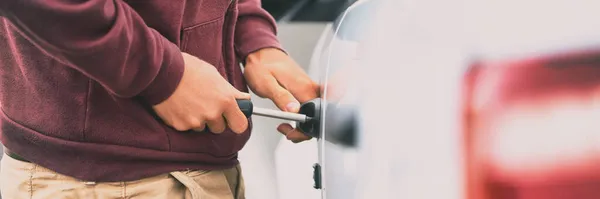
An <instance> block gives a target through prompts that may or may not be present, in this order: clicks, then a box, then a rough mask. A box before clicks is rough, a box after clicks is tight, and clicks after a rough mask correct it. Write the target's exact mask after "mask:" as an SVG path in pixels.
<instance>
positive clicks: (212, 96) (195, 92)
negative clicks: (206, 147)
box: [153, 53, 250, 133]
mask: <svg viewBox="0 0 600 199" xmlns="http://www.w3.org/2000/svg"><path fill="white" fill-rule="evenodd" d="M182 55H183V59H184V62H185V72H184V73H183V77H182V78H181V82H180V83H179V85H178V86H177V89H175V92H173V94H172V95H171V96H170V97H169V98H168V99H167V100H165V101H163V102H161V103H160V104H157V105H155V106H154V107H153V108H154V111H156V113H157V114H158V116H159V117H161V118H162V119H163V121H164V122H165V123H166V124H167V125H169V126H172V127H173V128H175V129H177V130H179V131H187V130H195V131H202V130H204V128H205V127H208V128H209V129H210V130H211V132H213V133H221V132H223V131H225V128H226V126H229V128H230V129H231V130H232V131H234V132H236V133H242V132H244V131H245V130H246V129H247V128H248V120H247V118H246V116H244V113H242V111H241V110H240V109H239V107H238V105H237V102H236V99H250V94H248V93H243V92H240V91H238V90H237V89H236V88H235V87H233V86H232V85H231V84H229V82H227V81H226V80H225V79H224V78H223V77H222V76H221V75H220V74H219V72H218V71H217V70H216V68H215V67H214V66H212V65H210V64H209V63H206V62H204V61H202V60H200V59H198V58H196V57H194V56H191V55H189V54H186V53H182Z"/></svg>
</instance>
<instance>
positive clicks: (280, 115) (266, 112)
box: [253, 107, 312, 122]
mask: <svg viewBox="0 0 600 199" xmlns="http://www.w3.org/2000/svg"><path fill="white" fill-rule="evenodd" d="M253 114H254V115H259V116H264V117H270V118H277V119H284V120H291V121H296V122H308V121H310V120H311V119H312V118H311V117H308V116H306V115H303V114H298V113H290V112H284V111H277V110H273V109H266V108H259V107H254V110H253Z"/></svg>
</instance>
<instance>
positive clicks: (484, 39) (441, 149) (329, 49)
mask: <svg viewBox="0 0 600 199" xmlns="http://www.w3.org/2000/svg"><path fill="white" fill-rule="evenodd" d="M599 8H600V2H598V1H587V0H552V1H548V0H484V1H475V0H462V1H448V0H419V1H409V0H361V1H358V2H356V3H354V4H353V5H352V6H351V7H350V8H349V9H348V10H347V11H346V12H344V13H343V14H342V15H341V16H340V18H339V19H338V20H337V21H336V22H335V23H334V24H333V25H331V26H330V27H328V28H327V29H326V31H325V32H324V33H323V35H322V38H321V40H320V42H319V46H318V47H317V48H316V50H315V53H314V55H313V60H312V63H311V67H310V69H309V73H310V75H311V76H312V77H313V78H315V79H316V80H318V81H319V82H320V83H321V84H322V85H323V88H324V89H323V92H322V98H321V100H320V105H321V109H320V110H319V113H318V115H319V116H320V117H321V124H320V125H319V127H318V128H319V129H318V134H316V136H318V137H319V162H318V164H317V165H316V168H317V169H316V172H315V174H316V175H315V185H316V188H318V189H319V190H321V192H322V197H323V198H325V199H371V198H386V199H388V198H394V199H395V198H407V199H408V198H410V199H412V198H419V199H440V198H444V199H505V198H506V199H508V198H511V199H541V198H548V199H550V198H551V199H562V198H578V199H579V198H600V189H599V188H598V185H599V184H600V174H599V173H598V172H597V171H598V170H599V169H600V161H599V160H600V153H598V151H599V150H598V149H600V148H599V147H598V146H600V122H599V121H600V103H599V101H600V89H599V88H600V20H597V19H600V10H599Z"/></svg>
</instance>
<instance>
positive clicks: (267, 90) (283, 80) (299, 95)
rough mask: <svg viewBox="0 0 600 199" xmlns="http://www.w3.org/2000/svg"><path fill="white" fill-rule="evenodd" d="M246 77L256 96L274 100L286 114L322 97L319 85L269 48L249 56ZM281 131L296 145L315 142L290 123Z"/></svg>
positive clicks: (287, 57)
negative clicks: (307, 141) (302, 104)
mask: <svg viewBox="0 0 600 199" xmlns="http://www.w3.org/2000/svg"><path fill="white" fill-rule="evenodd" d="M244 76H245V77H246V81H247V82H248V85H249V87H250V89H251V90H252V91H254V93H256V95H258V96H260V97H265V98H269V99H271V100H272V101H273V102H274V103H275V105H277V107H279V109H281V110H282V111H287V112H294V113H297V112H298V110H299V109H300V103H304V102H307V101H309V100H312V99H314V98H317V97H318V96H319V86H318V85H317V84H316V83H315V82H313V81H312V80H311V79H310V78H309V77H308V75H307V74H306V73H305V72H304V70H302V68H300V66H298V64H297V63H296V62H295V61H294V60H292V59H291V58H290V57H289V56H288V55H286V54H285V53H283V52H282V51H280V50H278V49H274V48H266V49H262V50H259V51H257V52H254V53H252V54H250V55H248V58H247V59H246V66H245V72H244ZM277 130H278V131H279V132H280V133H282V134H283V135H285V136H286V138H287V139H288V140H291V141H292V142H294V143H298V142H302V141H305V140H309V139H311V138H310V137H309V136H306V135H304V134H303V133H302V132H300V130H299V129H294V128H293V127H292V126H291V125H290V124H287V123H283V124H280V125H279V126H278V127H277Z"/></svg>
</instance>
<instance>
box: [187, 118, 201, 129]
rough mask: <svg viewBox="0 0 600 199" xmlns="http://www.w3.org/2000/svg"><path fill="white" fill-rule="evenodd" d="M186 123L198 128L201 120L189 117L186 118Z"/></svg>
mask: <svg viewBox="0 0 600 199" xmlns="http://www.w3.org/2000/svg"><path fill="white" fill-rule="evenodd" d="M187 123H188V125H189V126H191V127H192V128H198V127H199V126H200V125H202V122H201V121H200V120H199V119H197V118H195V117H190V118H189V119H188V121H187Z"/></svg>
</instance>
